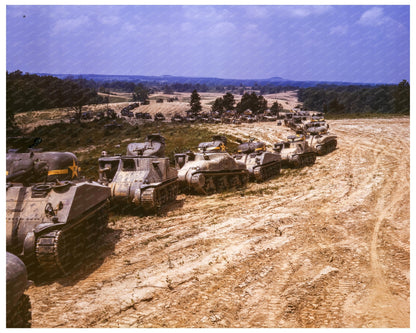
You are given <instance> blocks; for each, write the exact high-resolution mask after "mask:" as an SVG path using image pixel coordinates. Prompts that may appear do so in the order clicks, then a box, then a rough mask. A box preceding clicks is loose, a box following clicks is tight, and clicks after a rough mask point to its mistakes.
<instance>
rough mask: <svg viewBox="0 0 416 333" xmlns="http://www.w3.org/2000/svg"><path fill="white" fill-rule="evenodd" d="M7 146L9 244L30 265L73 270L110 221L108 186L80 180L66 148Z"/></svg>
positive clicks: (47, 269)
mask: <svg viewBox="0 0 416 333" xmlns="http://www.w3.org/2000/svg"><path fill="white" fill-rule="evenodd" d="M21 151H22V150H9V152H8V153H7V156H6V174H7V176H6V183H7V184H6V246H7V250H8V251H10V252H12V253H14V254H16V255H18V256H19V257H20V258H22V260H23V261H24V262H25V263H26V264H27V265H28V269H29V270H31V268H32V267H33V268H34V267H35V266H37V264H39V266H40V268H42V269H43V270H44V271H46V272H48V273H51V274H52V275H55V274H56V273H64V274H66V273H69V272H71V271H72V270H73V269H74V268H76V267H78V266H79V264H80V263H82V261H83V258H84V255H85V254H86V246H87V245H91V244H94V242H95V241H96V240H97V239H98V237H99V235H100V234H101V232H102V231H103V229H104V228H105V227H106V225H107V221H108V216H107V211H106V207H107V205H108V199H109V197H110V190H109V189H108V188H107V187H105V186H103V185H101V184H99V183H96V182H91V181H81V180H80V179H78V178H79V171H80V168H79V166H78V160H77V158H76V156H75V155H74V154H72V153H68V152H65V153H64V152H41V151H35V150H33V149H26V150H24V151H25V152H21Z"/></svg>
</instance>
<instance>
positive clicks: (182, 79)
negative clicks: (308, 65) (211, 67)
mask: <svg viewBox="0 0 416 333" xmlns="http://www.w3.org/2000/svg"><path fill="white" fill-rule="evenodd" d="M34 74H37V75H40V76H45V75H50V76H54V77H57V78H60V79H65V78H68V77H72V78H74V79H78V78H84V79H87V80H94V81H96V82H106V81H127V82H134V83H140V82H157V83H167V84H172V83H182V84H185V83H189V84H197V83H199V84H206V85H217V86H219V85H224V86H228V85H234V86H239V85H243V86H253V85H255V84H258V85H273V86H295V87H300V88H308V87H315V86H317V85H321V84H331V85H341V86H345V85H373V84H369V83H357V82H354V83H352V82H334V81H295V80H289V79H284V78H281V77H279V76H275V77H271V78H268V79H222V78H215V77H187V76H173V75H160V76H145V75H104V74H49V73H34ZM374 85H376V84H374Z"/></svg>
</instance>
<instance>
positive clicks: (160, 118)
mask: <svg viewBox="0 0 416 333" xmlns="http://www.w3.org/2000/svg"><path fill="white" fill-rule="evenodd" d="M154 119H155V121H164V120H165V119H166V118H165V116H164V115H163V113H162V112H158V113H156V114H155V117H154Z"/></svg>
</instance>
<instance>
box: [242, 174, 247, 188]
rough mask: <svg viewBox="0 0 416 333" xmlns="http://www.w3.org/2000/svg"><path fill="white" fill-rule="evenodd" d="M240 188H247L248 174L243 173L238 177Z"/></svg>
mask: <svg viewBox="0 0 416 333" xmlns="http://www.w3.org/2000/svg"><path fill="white" fill-rule="evenodd" d="M240 183H241V185H240V188H243V187H245V186H247V183H248V174H246V173H244V174H241V175H240Z"/></svg>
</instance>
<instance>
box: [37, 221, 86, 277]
mask: <svg viewBox="0 0 416 333" xmlns="http://www.w3.org/2000/svg"><path fill="white" fill-rule="evenodd" d="M84 236H85V235H84V233H83V232H82V231H80V232H79V233H78V234H77V233H75V232H74V231H73V230H72V229H67V230H64V229H61V230H54V231H51V232H48V233H46V234H44V235H41V236H39V237H38V239H37V241H36V251H35V253H36V259H37V261H38V263H39V266H40V267H41V268H42V269H43V270H44V271H46V272H48V273H51V274H52V275H53V274H58V275H59V273H62V274H64V275H66V274H68V273H70V272H71V271H73V270H74V269H75V268H77V267H79V265H80V264H81V263H82V261H83V259H84V254H85V253H84V249H85V244H86V242H85V238H84Z"/></svg>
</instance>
